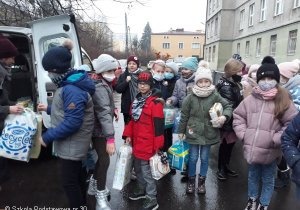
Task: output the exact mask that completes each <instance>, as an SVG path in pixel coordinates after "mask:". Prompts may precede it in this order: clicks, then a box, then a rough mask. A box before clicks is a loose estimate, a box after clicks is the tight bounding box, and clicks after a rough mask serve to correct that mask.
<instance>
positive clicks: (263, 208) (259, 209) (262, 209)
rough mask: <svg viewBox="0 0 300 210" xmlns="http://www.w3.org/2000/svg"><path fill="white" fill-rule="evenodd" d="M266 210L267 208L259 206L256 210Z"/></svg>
mask: <svg viewBox="0 0 300 210" xmlns="http://www.w3.org/2000/svg"><path fill="white" fill-rule="evenodd" d="M267 209H268V206H263V205H261V204H259V205H258V208H257V210H267Z"/></svg>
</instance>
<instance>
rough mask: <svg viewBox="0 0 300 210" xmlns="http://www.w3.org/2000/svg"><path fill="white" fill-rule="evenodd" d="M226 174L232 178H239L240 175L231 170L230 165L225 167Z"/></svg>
mask: <svg viewBox="0 0 300 210" xmlns="http://www.w3.org/2000/svg"><path fill="white" fill-rule="evenodd" d="M224 172H225V173H226V174H227V175H228V176H232V177H237V176H238V173H237V172H235V171H234V170H231V169H230V168H229V167H228V165H226V166H225V167H224Z"/></svg>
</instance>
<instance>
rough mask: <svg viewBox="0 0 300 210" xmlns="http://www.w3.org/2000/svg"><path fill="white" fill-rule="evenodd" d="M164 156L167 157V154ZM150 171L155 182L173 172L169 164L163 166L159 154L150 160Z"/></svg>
mask: <svg viewBox="0 0 300 210" xmlns="http://www.w3.org/2000/svg"><path fill="white" fill-rule="evenodd" d="M164 155H166V153H165V152H164ZM150 169H151V174H152V177H153V179H155V180H159V179H161V178H162V177H164V176H165V175H166V174H168V173H169V172H170V171H171V169H170V166H169V162H167V163H166V164H163V163H162V162H161V156H159V155H158V154H157V153H155V155H153V157H151V158H150Z"/></svg>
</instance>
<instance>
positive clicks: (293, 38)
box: [288, 30, 297, 55]
mask: <svg viewBox="0 0 300 210" xmlns="http://www.w3.org/2000/svg"><path fill="white" fill-rule="evenodd" d="M296 42H297V30H293V31H290V33H289V42H288V55H295V51H296Z"/></svg>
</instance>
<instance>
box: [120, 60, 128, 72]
mask: <svg viewBox="0 0 300 210" xmlns="http://www.w3.org/2000/svg"><path fill="white" fill-rule="evenodd" d="M118 61H119V63H120V65H121V68H122V73H123V72H124V71H125V70H126V67H127V59H120V60H118Z"/></svg>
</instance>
